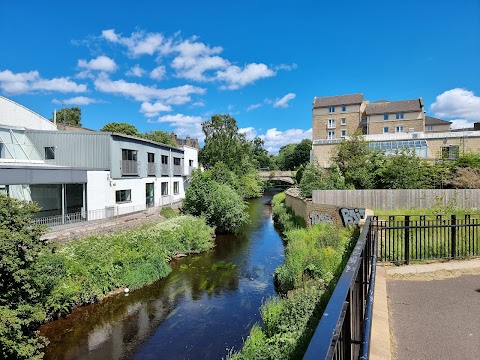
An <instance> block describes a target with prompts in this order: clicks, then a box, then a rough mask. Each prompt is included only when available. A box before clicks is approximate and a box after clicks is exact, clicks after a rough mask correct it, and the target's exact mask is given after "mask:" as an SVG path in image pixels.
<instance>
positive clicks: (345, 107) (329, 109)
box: [328, 105, 347, 113]
mask: <svg viewBox="0 0 480 360" xmlns="http://www.w3.org/2000/svg"><path fill="white" fill-rule="evenodd" d="M335 109H336V108H335V106H331V107H329V108H328V112H329V113H334V112H335ZM345 111H347V106H346V105H342V112H345Z"/></svg>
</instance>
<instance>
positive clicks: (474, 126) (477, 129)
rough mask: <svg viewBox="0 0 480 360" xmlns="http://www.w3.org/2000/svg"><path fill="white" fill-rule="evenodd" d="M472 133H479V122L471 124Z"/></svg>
mask: <svg viewBox="0 0 480 360" xmlns="http://www.w3.org/2000/svg"><path fill="white" fill-rule="evenodd" d="M473 131H480V122H476V123H473Z"/></svg>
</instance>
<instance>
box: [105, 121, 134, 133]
mask: <svg viewBox="0 0 480 360" xmlns="http://www.w3.org/2000/svg"><path fill="white" fill-rule="evenodd" d="M100 131H105V132H116V133H120V134H125V135H130V136H139V134H138V130H137V128H136V127H135V126H133V125H132V124H129V123H126V122H121V123H117V122H110V123H107V124H105V125H104V126H103V127H102V128H101V129H100Z"/></svg>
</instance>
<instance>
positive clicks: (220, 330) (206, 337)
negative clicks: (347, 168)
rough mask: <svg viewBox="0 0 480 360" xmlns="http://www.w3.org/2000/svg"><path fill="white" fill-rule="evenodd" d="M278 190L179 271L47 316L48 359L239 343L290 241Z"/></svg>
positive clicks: (197, 354) (185, 353)
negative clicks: (277, 215) (274, 210)
mask: <svg viewBox="0 0 480 360" xmlns="http://www.w3.org/2000/svg"><path fill="white" fill-rule="evenodd" d="M271 196H272V194H266V195H265V196H264V197H262V198H260V199H255V200H253V201H251V202H250V203H249V209H248V211H249V212H250V215H251V217H252V219H253V221H252V223H251V224H250V225H249V226H246V227H245V228H244V229H242V232H241V233H240V234H238V235H235V236H232V235H222V236H218V237H217V239H216V248H215V250H214V251H210V252H208V253H204V254H200V255H195V256H189V257H186V258H183V259H179V260H175V261H174V262H173V263H172V268H173V271H172V273H171V274H170V275H169V276H168V277H167V278H166V279H163V280H160V281H158V282H156V283H155V284H152V285H151V286H148V287H145V288H143V289H140V290H137V291H134V292H132V293H130V294H129V296H124V295H123V294H122V295H118V296H114V297H111V298H108V299H106V300H105V301H103V302H101V303H98V304H94V305H91V306H87V307H83V308H80V309H78V310H76V311H75V312H74V313H72V314H71V315H70V316H69V317H68V318H66V319H62V320H59V321H55V322H52V323H49V324H46V325H45V326H43V327H42V329H41V332H42V335H43V336H46V337H47V338H49V340H50V341H51V344H50V345H49V346H48V347H47V349H46V354H45V359H131V358H136V359H158V358H165V359H182V358H185V359H207V358H208V359H210V358H221V357H222V356H225V354H226V353H227V351H228V349H230V348H232V347H236V348H237V347H239V346H241V344H242V338H245V337H246V336H247V335H248V333H249V331H250V328H251V327H252V325H253V324H254V323H255V322H256V321H259V320H260V316H259V314H258V308H259V306H260V305H261V302H262V300H263V299H265V298H266V297H268V296H270V295H272V294H274V288H273V281H272V274H273V271H274V269H275V268H276V267H277V266H278V265H279V264H280V263H281V262H282V261H283V246H282V242H281V240H280V237H279V236H278V234H277V233H276V232H275V230H274V228H273V224H272V222H271V213H270V207H269V206H268V205H265V204H266V203H267V202H268V201H269V200H270V199H271Z"/></svg>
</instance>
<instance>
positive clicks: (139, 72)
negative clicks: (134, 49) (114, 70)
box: [125, 64, 145, 77]
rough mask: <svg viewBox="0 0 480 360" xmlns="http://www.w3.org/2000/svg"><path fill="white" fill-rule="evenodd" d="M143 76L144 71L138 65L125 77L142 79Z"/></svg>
mask: <svg viewBox="0 0 480 360" xmlns="http://www.w3.org/2000/svg"><path fill="white" fill-rule="evenodd" d="M144 74H145V70H144V69H142V68H141V67H140V65H138V64H136V65H135V66H133V67H131V68H130V69H129V70H128V71H127V72H126V73H125V75H127V76H134V77H142V76H143V75H144Z"/></svg>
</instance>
